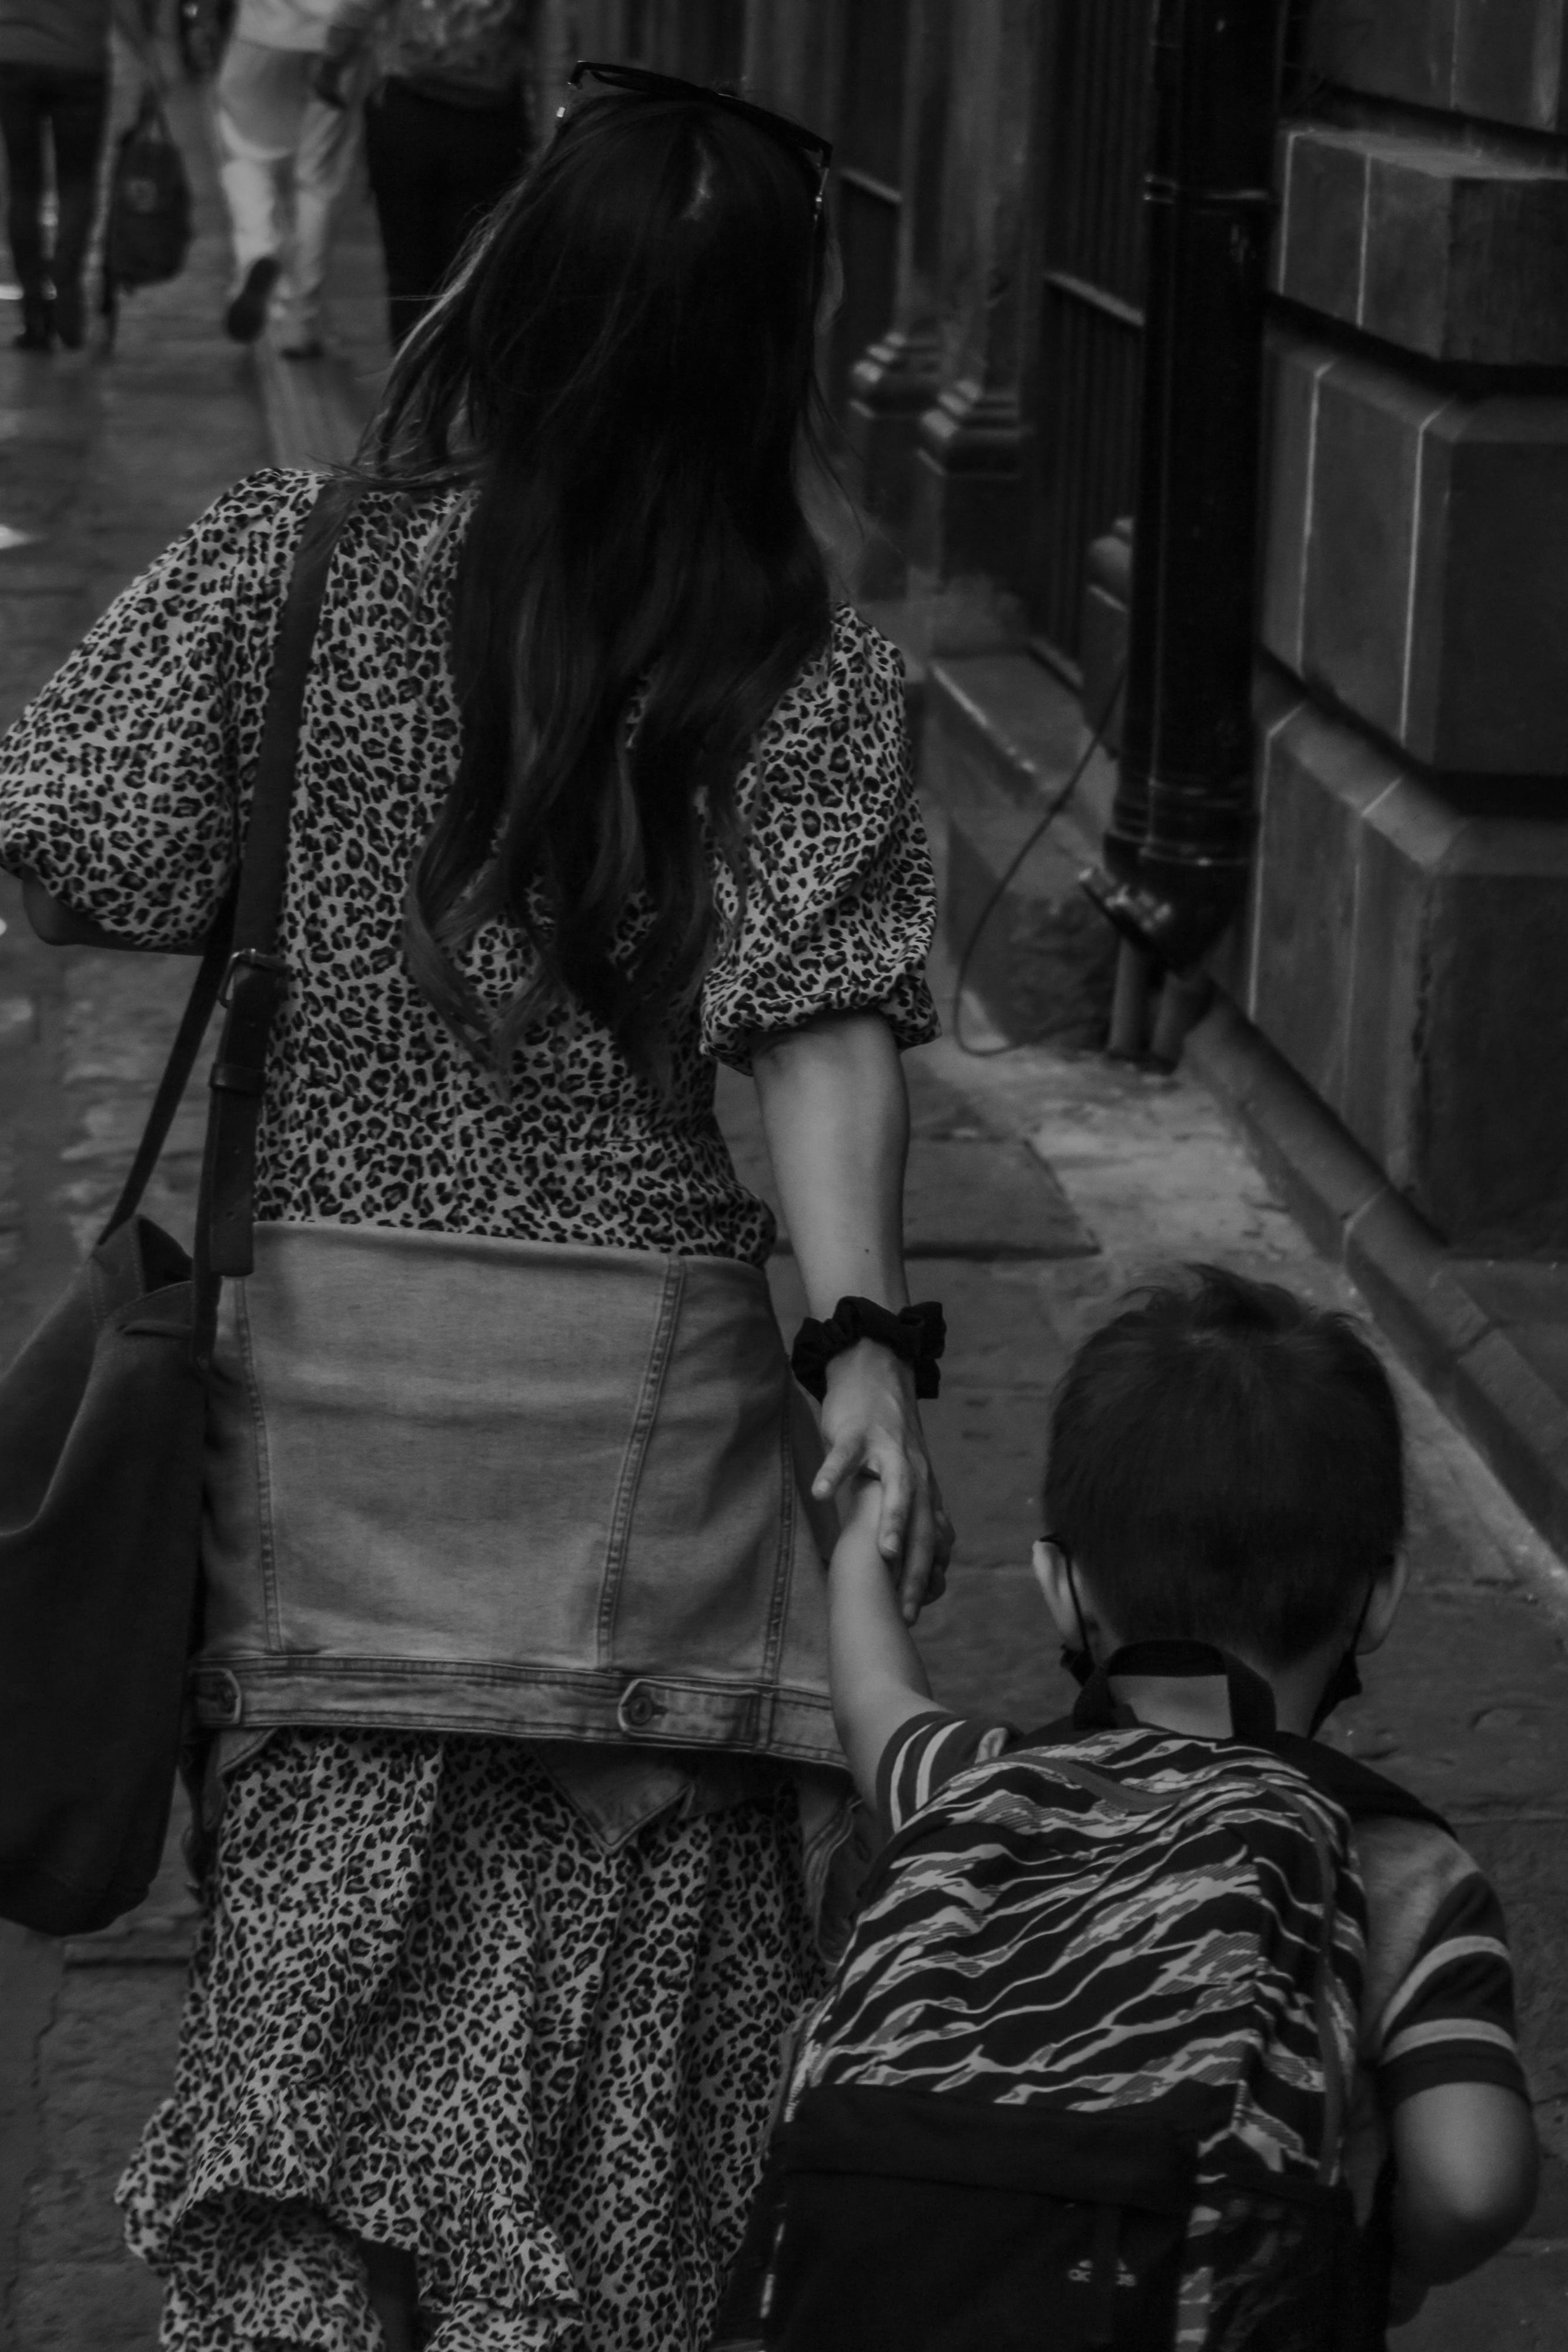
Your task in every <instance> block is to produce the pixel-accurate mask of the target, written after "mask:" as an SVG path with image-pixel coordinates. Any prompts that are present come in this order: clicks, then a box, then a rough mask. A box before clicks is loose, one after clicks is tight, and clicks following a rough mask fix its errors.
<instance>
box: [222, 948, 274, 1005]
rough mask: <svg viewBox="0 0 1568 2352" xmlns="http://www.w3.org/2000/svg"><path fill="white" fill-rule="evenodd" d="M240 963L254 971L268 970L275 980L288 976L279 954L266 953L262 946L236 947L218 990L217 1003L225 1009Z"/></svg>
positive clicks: (231, 993) (232, 990)
mask: <svg viewBox="0 0 1568 2352" xmlns="http://www.w3.org/2000/svg"><path fill="white" fill-rule="evenodd" d="M241 964H248V965H249V966H250V967H251V968H252V969H253V970H254V971H266V972H270V973H271V974H272V976H273V978H274V979H275V980H280V981H283V980H287V978H288V966H287V963H286V962H285V961H284V960H283V958H282V957H281V956H280V955H268V954H267V950H265V949H264V948H236V949H235V951H234V953H233V955H232V956H230V958H229V960H228V965H227V968H226V970H225V973H224V982H223V986H222V987H221V988H220V989H219V991H218V1003H220V1004H221V1005H223V1006H224V1008H225V1011H226V1010H227V1008H228V1004H229V1001H230V998H231V996H232V995H233V992H234V983H235V972H236V971H237V969H238V967H239V966H240V965H241Z"/></svg>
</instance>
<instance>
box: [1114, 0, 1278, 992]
mask: <svg viewBox="0 0 1568 2352" xmlns="http://www.w3.org/2000/svg"><path fill="white" fill-rule="evenodd" d="M1284 5H1285V0H1158V5H1157V6H1156V10H1155V32H1154V54H1153V73H1154V124H1153V131H1152V137H1151V142H1150V164H1149V173H1148V177H1147V181H1146V183H1145V233H1146V238H1147V255H1148V287H1149V294H1148V303H1147V311H1146V326H1145V350H1144V380H1143V436H1142V446H1141V451H1140V477H1139V488H1138V500H1137V512H1136V521H1135V530H1134V550H1133V591H1132V612H1131V617H1130V625H1129V644H1128V660H1127V685H1126V700H1125V708H1124V719H1123V748H1122V753H1121V763H1120V772H1119V781H1118V785H1117V792H1116V798H1115V803H1114V805H1113V812H1112V816H1111V822H1110V824H1109V825H1108V826H1107V828H1106V833H1105V842H1104V866H1103V869H1102V870H1099V871H1095V872H1092V873H1090V874H1088V875H1086V876H1085V877H1084V887H1085V889H1086V890H1087V891H1088V893H1089V895H1090V897H1091V898H1092V899H1093V901H1094V903H1095V904H1096V905H1097V906H1098V907H1099V908H1101V910H1102V912H1103V914H1105V915H1106V916H1107V917H1108V918H1109V919H1110V920H1111V921H1112V922H1113V924H1114V925H1115V926H1116V928H1117V929H1118V930H1119V931H1121V933H1122V934H1123V936H1124V939H1125V940H1128V941H1129V942H1131V943H1132V945H1133V946H1134V949H1136V950H1141V951H1142V952H1143V953H1144V954H1145V956H1147V957H1149V958H1151V959H1152V960H1153V961H1154V962H1155V963H1156V964H1157V965H1159V966H1161V967H1163V968H1164V969H1166V971H1172V972H1176V973H1182V972H1186V971H1190V970H1191V969H1192V967H1193V966H1194V965H1196V964H1197V962H1198V961H1199V960H1200V959H1201V958H1202V957H1203V956H1204V955H1205V954H1206V953H1207V950H1208V949H1209V948H1211V947H1212V946H1213V945H1214V943H1215V941H1216V940H1218V937H1219V935H1220V933H1221V932H1222V931H1223V930H1224V929H1225V928H1226V926H1227V924H1228V922H1229V921H1230V920H1231V919H1232V918H1233V916H1234V915H1235V914H1236V912H1237V910H1238V908H1239V906H1240V903H1241V899H1242V897H1243V895H1244V893H1245V889H1246V884H1247V868H1248V858H1249V845H1250V838H1251V823H1252V816H1251V811H1252V717H1251V704H1252V652H1253V632H1254V624H1253V600H1254V572H1255V555H1256V546H1257V535H1258V474H1259V454H1260V425H1261V409H1262V341H1263V300H1264V279H1265V270H1266V266H1267V257H1268V237H1269V226H1270V203H1271V199H1270V166H1271V163H1272V154H1273V144H1274V127H1275V121H1276V115H1277V110H1278V103H1279V90H1280V66H1281V29H1282V20H1283V8H1284Z"/></svg>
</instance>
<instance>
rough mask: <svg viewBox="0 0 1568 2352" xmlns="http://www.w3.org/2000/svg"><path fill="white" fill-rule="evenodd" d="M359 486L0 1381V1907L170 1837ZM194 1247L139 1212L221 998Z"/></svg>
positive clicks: (128, 1883) (302, 613)
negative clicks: (300, 795)
mask: <svg viewBox="0 0 1568 2352" xmlns="http://www.w3.org/2000/svg"><path fill="white" fill-rule="evenodd" d="M357 490H358V485H355V484H344V485H334V486H333V487H332V488H329V489H328V490H327V491H325V492H324V493H323V494H322V496H321V497H320V498H319V499H318V502H317V504H316V506H315V508H314V509H313V510H312V512H311V514H310V516H309V518H308V520H307V523H306V526H305V530H304V534H303V537H302V538H301V541H300V544H299V550H298V555H297V557H296V559H295V564H294V571H293V576H292V578H291V581H290V583H289V588H288V593H287V601H286V603H285V605H284V611H283V617H282V622H281V625H280V627H279V631H278V636H277V651H276V655H275V657H274V664H273V672H272V678H271V683H270V687H269V689H268V695H267V714H266V719H265V722H264V727H263V732H262V740H261V751H260V757H259V761H258V763H257V769H256V786H255V792H254V795H253V798H252V803H251V811H250V818H249V823H248V824H247V827H246V841H245V850H244V857H243V861H242V866H241V873H240V878H239V882H238V884H237V886H236V889H235V892H234V893H233V894H231V897H230V898H229V900H228V902H227V903H226V905H225V908H224V912H223V914H222V916H221V917H220V918H219V921H218V923H217V925H216V927H215V929H214V934H213V936H212V938H211V939H210V940H209V942H208V945H207V947H206V949H205V951H204V955H203V958H202V963H201V969H200V970H199V971H198V972H197V974H196V979H195V982H194V984H193V988H192V991H191V996H190V1001H189V1003H188V1004H187V1005H186V1008H185V1012H184V1016H183V1019H182V1021H181V1024H180V1028H179V1033H178V1035H177V1036H176V1038H175V1041H174V1045H173V1047H172V1052H171V1054H170V1056H169V1063H168V1066H167V1068H166V1069H165V1071H164V1073H163V1076H162V1082H161V1084H160V1086H159V1087H158V1091H157V1094H156V1096H155V1097H154V1099H153V1103H152V1109H151V1111H150V1112H149V1114H148V1118H147V1125H146V1129H145V1130H144V1132H143V1134H142V1138H141V1144H140V1146H139V1147H138V1150H137V1152H136V1156H135V1159H134V1160H133V1161H132V1164H131V1172H130V1174H129V1176H128V1177H127V1178H126V1181H125V1185H124V1188H123V1190H122V1192H121V1193H120V1199H119V1201H118V1202H117V1203H116V1205H115V1208H114V1212H113V1213H112V1215H111V1216H110V1220H109V1223H108V1226H107V1227H106V1229H105V1231H104V1234H103V1236H102V1238H101V1239H100V1241H99V1244H98V1246H97V1247H96V1249H94V1251H93V1252H92V1254H91V1255H90V1256H89V1259H88V1260H87V1263H86V1264H85V1265H83V1266H82V1268H81V1270H80V1272H79V1273H78V1275H77V1276H76V1277H75V1278H74V1280H73V1281H72V1282H71V1284H70V1285H69V1286H68V1289H67V1291H66V1294H65V1296H64V1297H63V1298H62V1299H61V1300H60V1302H59V1304H58V1306H57V1307H55V1309H54V1310H53V1312H52V1313H51V1314H50V1315H49V1316H48V1317H47V1319H46V1320H45V1322H44V1323H43V1324H42V1325H41V1326H40V1328H38V1329H37V1331H36V1332H35V1333H34V1335H33V1337H32V1338H31V1339H29V1340H28V1341H27V1342H26V1345H25V1346H24V1348H23V1349H22V1351H21V1353H20V1354H19V1355H18V1356H17V1358H16V1360H15V1362H14V1363H13V1364H12V1365H11V1367H10V1369H9V1370H7V1371H6V1372H5V1374H4V1375H3V1376H0V1917H4V1918H6V1919H12V1920H15V1921H16V1922H17V1923H18V1924H19V1925H21V1926H23V1927H33V1928H37V1929H39V1930H41V1931H42V1932H43V1933H44V1934H46V1935H55V1936H61V1935H79V1934H84V1933H87V1932H89V1931H90V1930H91V1929H94V1928H98V1927H107V1926H108V1925H109V1923H110V1920H112V1919H116V1918H118V1917H119V1916H120V1914H121V1913H122V1912H124V1911H128V1910H131V1908H132V1907H133V1906H135V1905H136V1904H137V1903H139V1902H140V1901H141V1898H142V1897H143V1895H145V1894H146V1892H147V1890H148V1887H149V1886H150V1885H151V1884H152V1878H153V1876H154V1874H155V1873H156V1872H157V1869H158V1866H159V1862H160V1859H161V1857H162V1850H163V1841H164V1837H165V1834H166V1832H167V1829H168V1822H169V1812H170V1806H171V1802H172V1795H173V1786H174V1775H175V1770H176V1767H177V1764H178V1760H179V1752H180V1745H181V1738H182V1725H183V1695H184V1684H185V1671H186V1661H187V1658H188V1655H189V1653H190V1649H191V1645H192V1642H193V1637H194V1633H195V1630H196V1620H197V1612H198V1601H199V1591H200V1577H199V1569H200V1554H201V1527H202V1479H203V1454H204V1436H205V1423H206V1402H207V1380H208V1371H209V1367H210V1363H211V1359H212V1349H213V1339H214V1328H215V1322H216V1316H217V1304H218V1292H219V1288H220V1286H221V1282H222V1277H223V1276H225V1275H238V1274H246V1273H248V1272H249V1270H250V1264H251V1174H252V1168H253V1165H254V1160H255V1148H256V1129H257V1126H258V1124H259V1120H260V1115H261V1099H262V1090H263V1087H264V1084H265V1075H266V1061H267V1038H268V1034H269V1032H270V1029H271V1026H272V1021H273V1017H274V1014H275V1013H276V1012H277V1006H278V1004H279V1003H280V1002H281V1000H282V996H283V992H284V990H285V987H286V985H287V974H286V972H285V970H284V967H283V965H282V963H281V962H280V961H279V959H278V957H277V951H276V950H277V924H278V916H279V912H280V909H281V907H282V900H283V882H284V869H285V864H286V858H287V841H288V813H289V806H290V803H291V801H292V797H293V791H294V777H295V765H296V758H297V753H298V733H299V717H300V711H301V709H302V707H303V704H304V698H305V686H306V680H307V677H308V671H309V664H310V652H311V646H312V645H313V642H314V639H315V634H316V625H317V622H318V619H319V614H320V609H321V599H322V595H323V593H324V590H325V586H326V579H327V570H328V566H329V562H330V561H331V554H332V549H333V545H334V543H335V541H336V539H337V536H338V533H339V531H340V529H341V526H342V522H343V519H344V517H345V515H346V514H347V512H348V510H349V507H350V503H351V501H352V499H353V498H354V497H355V495H357ZM220 999H221V1001H222V1002H223V1003H224V1005H225V1020H224V1027H223V1035H222V1042H221V1044H220V1046H219V1049H218V1054H217V1056H216V1059H215V1061H214V1066H213V1070H212V1076H211V1079H210V1085H211V1087H212V1098H211V1108H210V1110H209V1115H208V1122H207V1137H206V1150H205V1154H204V1161H203V1169H202V1182H201V1191H200V1195H199V1199H198V1203H197V1211H196V1227H195V1241H194V1256H193V1260H192V1259H191V1258H188V1257H187V1256H186V1255H185V1252H184V1251H183V1249H182V1248H181V1246H180V1244H178V1243H177V1242H175V1241H174V1240H172V1238H171V1236H170V1235H169V1234H166V1233H163V1232H162V1231H161V1230H160V1228H159V1227H158V1226H157V1225H155V1224H153V1223H152V1222H151V1221H150V1220H149V1219H148V1218H146V1217H143V1216H141V1215H140V1214H138V1203H139V1202H140V1201H141V1195H142V1192H144V1190H145V1188H146V1185H147V1182H148V1180H149V1178H150V1177H151V1175H152V1171H153V1168H154V1167H155V1166H156V1164H157V1160H158V1156H159V1153H160V1152H161V1151H162V1147H163V1143H164V1140H165V1139H166V1137H167V1135H168V1131H169V1128H170V1125H171V1122H172V1119H173V1116H174V1113H175V1110H176V1109H177V1108H178V1106H179V1102H180V1097H181V1096H182V1094H183V1091H184V1087H185V1085H186V1082H187V1080H188V1079H189V1077H190V1076H191V1072H192V1070H193V1067H194V1065H195V1060H196V1055H197V1054H198V1052H199V1051H200V1047H201V1043H202V1038H203V1036H204V1033H205V1031H206V1027H207V1024H208V1021H209V1018H210V1016H211V1014H212V1012H213V1009H214V1005H215V1004H216V1003H218V1002H219V1001H220Z"/></svg>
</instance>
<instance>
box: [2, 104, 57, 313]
mask: <svg viewBox="0 0 1568 2352" xmlns="http://www.w3.org/2000/svg"><path fill="white" fill-rule="evenodd" d="M42 79H43V70H42V68H39V67H37V66H23V65H0V138H3V139H4V141H5V226H6V230H7V233H8V235H9V237H10V241H11V258H12V260H13V262H14V263H15V264H16V282H17V284H18V285H19V286H20V287H21V289H22V331H21V333H20V334H19V335H18V336H17V338H16V341H17V343H18V345H19V346H20V348H21V349H22V350H23V351H29V352H47V350H48V348H49V343H50V340H51V336H52V331H53V327H52V319H51V313H50V307H49V289H48V270H47V265H46V262H45V257H44V231H43V223H42V221H41V219H40V217H39V214H40V208H41V206H42V203H43V195H44V102H43V99H42V96H41V93H40V83H41V81H42Z"/></svg>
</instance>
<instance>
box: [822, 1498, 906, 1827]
mask: <svg viewBox="0 0 1568 2352" xmlns="http://www.w3.org/2000/svg"><path fill="white" fill-rule="evenodd" d="M878 1517H879V1510H878V1498H877V1496H876V1494H875V1491H874V1489H873V1486H872V1482H871V1481H870V1480H869V1479H867V1480H866V1481H865V1482H864V1484H863V1485H862V1486H860V1487H859V1488H858V1489H857V1490H856V1492H855V1493H854V1494H852V1496H851V1497H850V1500H849V1502H848V1505H847V1507H845V1512H844V1528H843V1533H842V1534H841V1536H840V1538H839V1540H838V1543H837V1544H836V1545H835V1547H834V1549H833V1559H832V1565H831V1568H830V1570H829V1571H828V1654H829V1661H830V1681H831V1689H832V1695H833V1721H834V1723H835V1724H836V1725H837V1726H838V1732H839V1738H840V1739H841V1742H842V1743H843V1750H844V1754H845V1756H846V1757H847V1758H848V1759H849V1767H850V1771H851V1773H852V1776H853V1780H854V1784H855V1787H856V1788H857V1789H858V1790H860V1793H861V1795H862V1797H863V1798H864V1799H865V1801H866V1803H867V1804H868V1805H873V1806H874V1804H875V1803H876V1774H877V1766H878V1765H879V1764H880V1762H881V1760H882V1759H883V1755H884V1754H885V1752H886V1749H887V1743H888V1741H889V1740H890V1739H891V1738H893V1736H894V1732H895V1731H897V1729H898V1728H899V1726H900V1725H901V1724H904V1723H907V1722H908V1721H909V1719H910V1717H911V1716H915V1715H924V1714H925V1713H926V1712H927V1710H928V1709H929V1707H930V1706H931V1685H930V1684H929V1683H928V1682H927V1680H926V1678H925V1665H924V1664H923V1663H922V1660H921V1656H920V1653H919V1651H918V1650H917V1649H916V1648H915V1644H914V1643H913V1642H912V1641H911V1640H910V1638H909V1631H908V1628H907V1627H906V1625H905V1624H904V1619H903V1616H902V1615H901V1613H900V1611H899V1606H898V1602H897V1600H896V1599H895V1597H894V1590H893V1580H892V1578H891V1577H890V1576H889V1574H888V1569H887V1562H886V1560H885V1559H883V1555H882V1547H881V1545H880V1543H879V1542H878V1540H877V1521H878Z"/></svg>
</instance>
